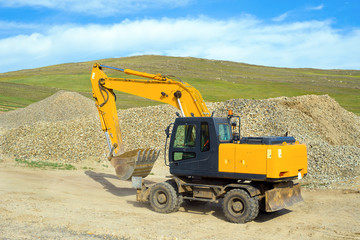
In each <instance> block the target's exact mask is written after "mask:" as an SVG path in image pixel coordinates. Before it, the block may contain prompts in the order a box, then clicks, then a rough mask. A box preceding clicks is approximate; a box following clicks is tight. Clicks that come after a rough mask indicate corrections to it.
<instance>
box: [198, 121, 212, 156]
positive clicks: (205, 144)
mask: <svg viewBox="0 0 360 240" xmlns="http://www.w3.org/2000/svg"><path fill="white" fill-rule="evenodd" d="M200 127H201V129H200V130H201V131H200V132H201V141H200V144H201V146H200V150H201V151H202V152H207V151H209V150H210V135H209V124H208V123H207V122H202V123H201V126H200Z"/></svg>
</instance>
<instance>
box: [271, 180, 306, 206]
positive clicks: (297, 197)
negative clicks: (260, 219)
mask: <svg viewBox="0 0 360 240" xmlns="http://www.w3.org/2000/svg"><path fill="white" fill-rule="evenodd" d="M301 201H304V199H303V198H302V196H301V191H300V184H295V185H292V186H289V187H283V188H274V189H271V190H269V191H266V192H265V207H266V212H275V211H277V210H280V209H283V208H286V207H289V206H291V205H293V204H295V203H297V202H301Z"/></svg>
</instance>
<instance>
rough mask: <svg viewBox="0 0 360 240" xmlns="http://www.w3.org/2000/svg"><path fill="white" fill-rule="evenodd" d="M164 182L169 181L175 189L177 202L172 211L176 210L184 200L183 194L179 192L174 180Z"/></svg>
mask: <svg viewBox="0 0 360 240" xmlns="http://www.w3.org/2000/svg"><path fill="white" fill-rule="evenodd" d="M166 183H169V184H170V185H171V186H172V187H173V188H174V190H175V192H176V196H177V203H176V206H175V209H174V212H176V211H178V210H179V208H180V207H181V205H182V204H183V202H184V199H183V196H182V195H181V194H180V193H179V189H178V185H177V184H176V182H175V180H173V179H171V180H167V181H166Z"/></svg>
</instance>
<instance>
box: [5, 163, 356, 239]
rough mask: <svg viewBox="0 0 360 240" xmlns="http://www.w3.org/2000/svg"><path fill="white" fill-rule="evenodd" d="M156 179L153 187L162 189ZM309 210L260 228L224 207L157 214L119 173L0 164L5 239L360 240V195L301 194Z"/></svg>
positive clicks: (260, 223) (262, 220) (271, 217)
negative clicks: (233, 218)
mask: <svg viewBox="0 0 360 240" xmlns="http://www.w3.org/2000/svg"><path fill="white" fill-rule="evenodd" d="M162 180H163V178H161V177H159V176H150V177H148V178H147V183H151V182H156V181H162ZM303 197H304V202H302V203H299V204H297V205H295V206H292V207H290V208H288V209H284V210H281V211H278V212H275V213H266V214H264V213H260V215H259V216H258V217H257V218H256V219H255V221H253V222H250V223H247V224H233V223H229V222H227V221H225V219H224V216H223V213H222V209H221V207H220V206H219V205H218V204H209V203H208V204H206V205H203V206H187V207H186V208H184V207H181V208H180V211H179V212H176V213H171V214H159V213H156V212H154V211H152V210H151V209H150V206H149V204H146V203H138V202H136V201H135V190H134V189H132V188H131V182H128V181H120V180H118V179H117V178H116V177H115V175H114V172H113V169H111V168H109V169H105V170H104V169H101V170H100V169H99V170H73V171H66V170H40V169H32V168H26V167H21V166H15V165H9V164H5V163H0V239H277V240H278V239H360V217H359V216H360V193H359V188H358V186H357V187H355V188H352V189H350V190H303Z"/></svg>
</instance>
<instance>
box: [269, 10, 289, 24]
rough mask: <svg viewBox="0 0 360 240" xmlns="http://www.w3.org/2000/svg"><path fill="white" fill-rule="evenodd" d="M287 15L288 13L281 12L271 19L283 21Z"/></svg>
mask: <svg viewBox="0 0 360 240" xmlns="http://www.w3.org/2000/svg"><path fill="white" fill-rule="evenodd" d="M288 16H289V13H288V12H286V13H283V14H281V15H280V16H277V17H274V18H273V19H272V20H273V21H274V22H282V21H284V20H285V19H286V18H287V17H288Z"/></svg>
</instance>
